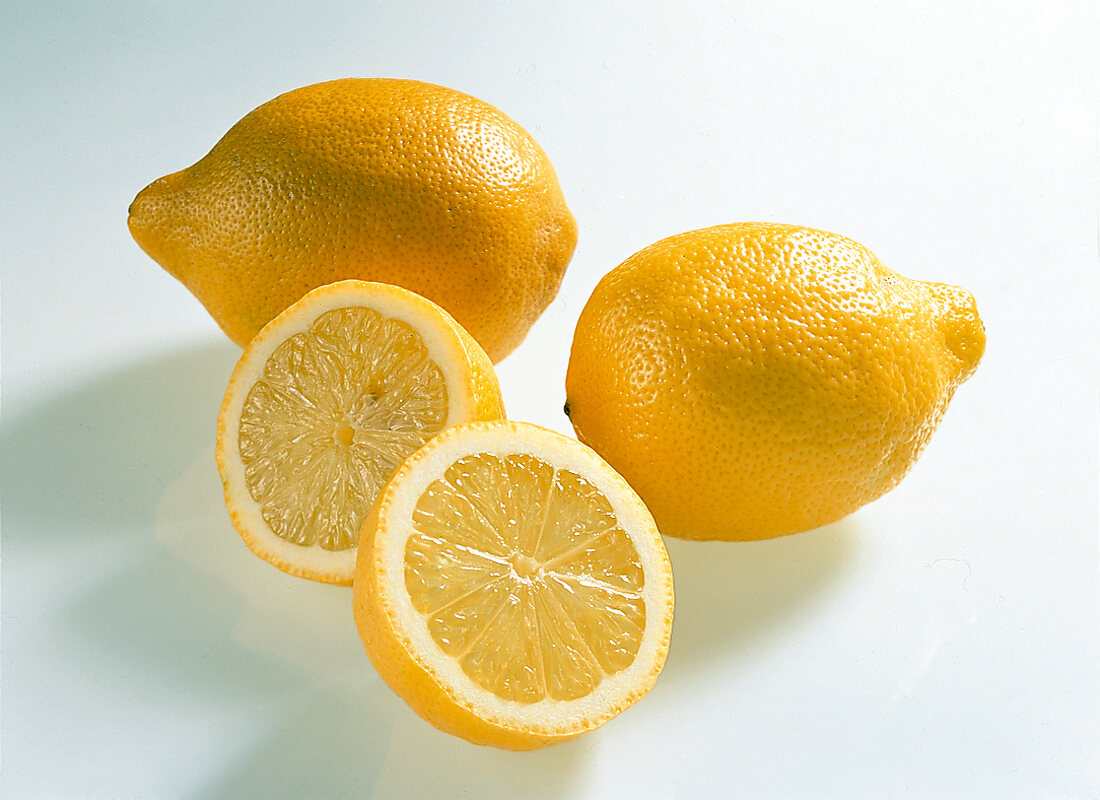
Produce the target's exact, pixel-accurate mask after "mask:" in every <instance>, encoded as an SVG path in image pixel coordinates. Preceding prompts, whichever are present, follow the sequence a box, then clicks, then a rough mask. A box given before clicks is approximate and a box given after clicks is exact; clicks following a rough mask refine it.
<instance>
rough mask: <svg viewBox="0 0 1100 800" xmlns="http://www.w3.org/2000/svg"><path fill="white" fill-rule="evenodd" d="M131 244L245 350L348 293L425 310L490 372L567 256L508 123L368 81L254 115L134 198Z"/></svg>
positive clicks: (562, 227) (536, 160)
mask: <svg viewBox="0 0 1100 800" xmlns="http://www.w3.org/2000/svg"><path fill="white" fill-rule="evenodd" d="M129 226H130V232H131V233H132V234H133V237H134V239H135V240H136V241H137V243H138V244H139V245H141V247H142V249H143V250H145V252H146V253H148V254H149V255H150V256H151V257H152V258H153V259H154V260H155V261H157V262H158V263H159V264H160V265H161V266H162V267H164V268H165V269H166V270H167V271H168V272H169V273H171V274H172V275H174V276H175V277H176V278H178V279H179V280H180V281H182V282H183V284H184V285H185V286H187V288H188V289H190V290H191V291H192V292H193V293H194V295H195V296H196V297H197V298H198V299H199V300H200V301H201V302H202V304H203V305H204V306H206V309H207V310H208V311H209V312H210V314H211V315H212V316H213V317H214V319H215V320H217V322H218V324H219V325H221V327H222V329H223V330H224V331H225V332H226V333H227V334H228V335H229V337H230V338H231V339H233V340H234V341H236V342H237V343H238V344H240V345H242V346H244V345H245V344H247V343H248V341H249V340H250V339H251V338H252V337H253V336H254V335H255V334H256V332H257V331H259V330H260V328H261V327H263V326H264V325H265V324H266V323H267V322H268V321H269V320H270V319H271V318H272V317H274V316H275V315H276V314H278V313H279V312H280V311H282V310H283V309H284V308H286V307H287V306H289V305H290V304H291V303H293V302H294V301H295V300H297V299H298V298H300V297H301V296H302V295H303V294H305V293H306V292H307V291H309V290H310V289H313V288H316V287H317V286H321V285H323V284H327V283H332V282H335V281H339V280H343V279H345V278H356V279H360V280H369V281H381V282H383V283H391V284H396V285H398V286H403V287H405V288H406V289H411V290H412V291H414V292H417V293H418V294H421V295H423V296H425V297H428V298H429V299H431V300H434V301H435V302H436V303H438V304H439V305H441V306H442V307H443V308H444V309H446V310H447V311H448V312H449V313H450V314H451V315H452V316H453V317H454V318H455V319H456V320H458V322H459V324H461V325H462V326H463V327H464V328H466V329H467V330H468V331H469V332H470V334H471V335H472V336H473V337H474V338H475V339H476V340H477V341H478V342H479V343H480V344H481V346H482V347H483V348H484V349H485V351H486V352H487V353H488V354H489V355H490V357H492V359H493V360H494V361H499V360H500V359H501V358H503V357H504V356H505V355H507V354H508V353H509V352H511V350H512V349H513V348H515V347H516V345H518V344H519V343H520V341H521V340H522V339H523V337H524V336H525V335H526V333H527V330H528V329H529V328H530V327H531V325H532V323H534V321H535V319H536V318H537V317H538V316H539V314H541V313H542V311H543V309H544V308H546V306H547V305H548V304H549V303H550V301H551V300H553V299H554V296H555V295H556V294H557V291H558V286H559V285H560V284H561V279H562V275H563V274H564V272H565V267H566V265H567V264H568V263H569V259H570V257H571V256H572V253H573V248H574V246H575V245H576V242H577V226H576V222H575V221H574V219H573V216H572V214H570V212H569V209H568V208H566V205H565V199H564V197H563V196H562V192H561V188H560V187H559V185H558V180H557V176H556V174H555V172H554V168H553V167H552V166H551V164H550V161H549V159H547V157H546V154H545V153H544V152H543V151H542V149H541V148H540V147H539V145H538V144H537V143H536V142H535V140H534V139H532V138H531V136H530V135H529V134H528V133H527V132H526V131H524V130H523V129H522V128H521V127H520V126H519V125H517V124H516V123H515V122H514V121H512V120H511V119H509V118H508V117H507V116H505V115H504V114H503V113H501V112H500V111H498V110H497V109H495V108H493V107H492V106H490V105H488V104H486V103H483V102H482V101H480V100H477V99H476V98H473V97H470V96H469V95H466V94H462V93H461V92H457V91H454V90H452V89H446V88H443V87H441V86H433V85H431V84H426V83H419V82H417V81H409V80H389V79H368V78H347V79H343V80H336V81H329V82H327V83H319V84H315V85H313V86H306V87H304V88H302V89H297V90H295V91H292V92H288V93H287V94H283V95H280V96H279V97H276V98H275V99H274V100H271V101H270V102H268V103H265V104H264V105H262V106H260V107H259V108H257V109H256V110H255V111H253V112H252V113H250V114H248V115H247V116H246V117H244V119H242V120H241V121H240V122H238V123H237V124H236V125H235V126H233V128H232V129H231V130H230V131H229V132H228V133H227V134H226V135H225V136H224V137H223V138H222V140H221V141H220V142H218V144H217V145H215V147H214V149H213V150H211V151H210V153H209V154H208V155H207V156H206V157H205V158H203V159H202V160H201V161H199V162H198V163H197V164H195V165H193V166H191V167H188V168H187V169H185V170H183V171H181V172H176V173H173V174H171V175H167V176H165V177H163V178H160V179H159V180H157V181H154V182H153V183H151V184H150V185H149V186H147V187H146V188H145V189H144V190H142V191H141V193H140V194H138V196H137V198H136V199H135V200H134V202H133V204H132V205H131V206H130V217H129Z"/></svg>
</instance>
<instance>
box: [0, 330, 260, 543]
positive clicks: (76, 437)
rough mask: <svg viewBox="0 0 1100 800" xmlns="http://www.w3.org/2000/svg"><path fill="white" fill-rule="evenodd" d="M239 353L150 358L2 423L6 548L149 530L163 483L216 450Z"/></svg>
mask: <svg viewBox="0 0 1100 800" xmlns="http://www.w3.org/2000/svg"><path fill="white" fill-rule="evenodd" d="M239 357H240V350H239V349H237V348H236V347H234V346H233V344H232V343H230V342H228V341H223V342H216V343H214V342H211V343H209V344H204V345H199V346H196V347H193V348H190V349H187V350H182V351H180V352H173V353H169V354H166V355H163V356H156V357H151V358H148V359H145V360H142V361H138V362H136V363H133V364H130V365H128V366H125V367H121V368H116V369H115V370H113V371H111V372H108V373H105V374H103V375H101V376H99V377H96V378H94V379H92V380H90V381H87V382H85V383H82V384H78V385H74V386H69V387H65V388H64V389H62V390H61V391H59V392H58V393H56V394H54V395H53V396H51V397H47V398H43V399H42V401H41V402H40V404H39V405H38V406H37V407H36V408H34V409H33V410H31V411H29V412H26V413H23V414H20V415H19V416H16V417H14V418H11V417H5V419H4V425H3V427H2V429H0V452H3V454H4V458H3V463H2V465H0V479H2V481H3V486H4V507H3V515H4V522H5V523H6V524H5V531H4V534H5V535H4V539H5V542H6V543H10V542H13V541H14V542H16V543H17V544H21V543H23V539H24V538H25V537H27V536H31V535H33V537H34V538H35V539H36V540H40V539H42V538H43V537H44V538H45V539H46V542H44V544H47V545H48V544H49V542H50V541H51V540H56V539H57V538H59V537H66V536H80V537H82V538H86V537H87V536H89V535H93V534H94V535H101V536H110V537H117V536H118V535H119V534H122V533H128V532H130V531H133V530H145V529H147V528H148V527H149V523H150V521H151V518H152V514H153V509H154V506H155V504H156V502H157V499H158V498H159V497H160V494H161V492H162V491H163V490H164V488H165V486H166V485H167V484H168V483H169V482H170V481H171V480H172V479H173V478H175V477H176V476H178V475H179V474H180V473H181V472H182V471H183V470H184V469H185V468H186V467H187V466H188V465H189V464H190V463H191V462H192V461H193V460H194V459H195V457H196V456H197V455H199V454H200V453H205V452H210V453H211V454H212V453H213V443H214V438H215V433H216V425H217V415H218V407H219V405H220V404H221V398H222V395H223V393H224V392H225V385H226V383H227V382H228V381H229V375H230V373H231V372H232V370H233V365H234V364H235V363H236V361H237V359H238V358H239ZM211 463H213V462H211Z"/></svg>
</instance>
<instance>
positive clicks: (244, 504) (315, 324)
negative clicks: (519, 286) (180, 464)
mask: <svg viewBox="0 0 1100 800" xmlns="http://www.w3.org/2000/svg"><path fill="white" fill-rule="evenodd" d="M503 415H504V406H503V404H502V402H501V398H500V388H499V386H498V385H497V380H496V374H495V373H494V372H493V365H492V363H491V362H490V361H489V357H488V356H487V355H485V353H484V351H483V350H482V349H481V348H480V347H478V345H477V343H476V342H475V341H474V340H473V339H471V338H470V336H469V334H467V333H466V332H465V331H464V330H462V328H461V327H460V326H459V325H458V323H456V322H455V321H454V320H453V319H451V317H449V316H448V315H447V313H446V312H445V311H443V310H442V309H441V308H439V306H437V305H435V304H434V303H432V302H430V301H429V300H425V299H424V298H423V297H420V296H418V295H416V294H413V293H412V292H409V291H406V290H405V289H400V288H398V287H396V286H388V285H386V284H381V283H367V282H364V281H342V282H340V283H335V284H332V285H329V286H323V287H321V288H319V289H315V290H313V291H312V292H310V293H309V294H307V295H306V296H305V297H303V298H302V299H301V300H299V301H298V302H297V303H295V304H294V305H292V306H291V307H290V308H288V309H287V310H286V311H284V312H283V313H282V314H280V315H279V316H278V317H276V318H275V319H274V320H272V321H271V322H270V323H268V324H267V325H266V326H265V327H264V329H263V330H262V331H260V333H259V334H258V335H257V336H256V338H255V339H253V340H252V341H251V342H250V343H249V345H248V347H247V348H245V351H244V353H243V354H242V355H241V359H240V361H239V362H238V363H237V367H236V369H234V370H233V376H232V378H230V381H229V387H228V389H226V392H225V399H224V401H223V402H222V407H221V413H220V414H219V415H218V441H217V459H218V470H219V471H220V472H221V476H222V484H223V486H224V489H225V502H226V506H227V507H228V509H229V513H230V516H231V517H232V519H233V525H234V526H235V527H236V528H237V531H238V532H239V533H240V534H241V536H242V538H243V539H244V541H245V543H247V544H248V546H249V547H250V548H251V549H252V551H253V552H254V553H256V555H258V556H260V557H261V558H263V559H265V560H267V561H269V562H271V563H272V564H274V565H275V566H277V567H279V569H282V570H284V571H286V572H289V573H290V574H292V575H298V576H301V577H304V578H312V579H313V580H317V581H324V582H326V583H343V584H350V583H351V579H352V573H353V571H354V567H355V546H356V543H357V542H358V540H359V531H360V529H361V528H362V526H363V520H364V519H365V518H366V516H367V512H368V511H369V510H370V507H371V503H373V502H374V499H375V497H376V496H377V495H378V492H379V491H380V490H381V488H382V486H383V485H384V484H385V482H386V480H387V479H388V478H389V477H390V475H391V474H392V472H393V471H394V469H395V468H396V467H397V466H398V465H399V464H400V463H401V462H402V461H404V460H405V457H406V456H408V455H409V454H410V453H412V452H413V451H414V450H416V449H417V448H418V447H420V446H421V445H422V444H424V442H426V441H427V440H428V439H429V438H431V437H432V436H434V435H435V434H437V433H439V432H440V431H442V430H444V429H445V428H448V427H450V426H453V425H458V424H460V423H464V422H470V421H473V420H486V419H497V418H499V417H502V416H503Z"/></svg>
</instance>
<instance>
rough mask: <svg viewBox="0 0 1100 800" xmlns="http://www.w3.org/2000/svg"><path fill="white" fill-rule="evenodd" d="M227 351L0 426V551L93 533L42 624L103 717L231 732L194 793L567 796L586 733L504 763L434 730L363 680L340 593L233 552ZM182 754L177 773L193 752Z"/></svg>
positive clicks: (99, 381)
mask: <svg viewBox="0 0 1100 800" xmlns="http://www.w3.org/2000/svg"><path fill="white" fill-rule="evenodd" d="M238 354H239V351H237V350H236V349H235V348H234V347H233V346H232V345H230V344H228V343H226V344H224V345H210V346H203V347H199V348H195V349H193V350H190V351H187V352H182V353H178V354H170V355H167V356H165V357H163V358H160V359H150V360H147V361H142V362H139V363H135V364H133V365H131V366H129V367H126V368H122V369H118V370H115V371H113V372H111V373H109V374H105V375H103V376H102V377H98V378H96V379H95V380H93V381H91V382H88V383H86V384H82V385H79V386H75V387H71V388H67V389H66V390H65V391H63V392H62V393H60V394H58V395H56V396H53V397H50V398H48V399H46V401H45V402H44V403H43V404H42V405H40V406H39V407H38V408H36V409H34V410H33V411H31V412H28V413H25V414H21V415H20V416H18V417H14V418H10V419H8V418H6V419H5V424H4V427H3V430H2V431H0V447H2V449H3V453H4V462H3V472H2V478H3V485H4V490H5V496H4V509H3V511H4V523H5V529H4V541H5V547H7V545H9V544H12V543H14V544H17V545H19V547H18V548H14V549H17V550H22V552H27V551H29V550H31V549H36V550H37V551H38V552H40V553H41V554H44V555H50V556H51V557H52V556H53V554H56V555H57V557H58V560H59V562H61V561H62V554H63V553H65V552H66V548H68V546H69V544H70V543H71V542H73V541H75V540H76V539H78V538H79V539H80V540H81V541H89V540H94V541H96V542H98V544H97V552H98V553H99V554H100V555H101V556H102V559H103V562H104V564H105V565H107V566H108V568H109V569H108V571H106V572H104V574H103V576H102V579H101V580H99V581H98V582H95V583H93V584H92V585H91V586H90V587H89V588H88V590H87V591H86V592H84V593H83V594H82V596H81V597H80V599H79V602H75V603H73V604H72V605H71V606H69V607H68V608H66V609H65V611H63V612H62V613H61V616H60V618H58V619H56V620H52V621H50V623H49V624H51V625H54V624H56V625H57V626H58V627H59V628H60V629H61V630H63V631H65V636H66V639H67V640H68V642H69V644H68V646H67V649H68V652H69V654H70V655H71V656H72V658H73V659H74V662H77V663H82V664H85V665H87V668H88V669H90V670H91V671H92V672H93V673H95V674H96V675H98V676H99V677H101V678H102V682H101V685H102V687H103V688H102V692H103V695H104V697H103V698H102V700H101V702H102V705H104V706H107V707H109V706H110V705H111V704H112V703H115V702H119V703H121V702H127V701H128V700H127V698H128V696H129V691H130V689H129V688H128V687H129V686H131V685H132V684H133V683H134V682H137V683H139V684H141V685H143V686H144V685H146V684H151V689H152V695H151V696H152V697H153V698H154V700H155V701H157V702H165V703H167V704H169V706H170V707H171V708H179V707H191V708H192V709H193V712H192V714H193V719H194V720H195V722H197V723H198V728H197V729H198V730H201V729H202V726H203V725H209V726H211V727H210V728H208V733H209V735H210V738H212V739H214V740H215V741H219V742H225V740H226V736H227V734H226V732H225V731H224V730H220V729H217V730H216V729H214V728H213V727H212V726H215V725H220V724H224V722H223V721H224V720H225V719H229V720H236V721H237V722H236V723H235V724H236V726H237V728H236V730H237V731H238V732H239V734H240V737H241V738H240V739H235V740H232V741H230V742H229V743H228V745H231V749H230V747H229V746H227V748H226V750H225V751H223V752H222V757H221V758H219V759H215V761H214V764H216V765H217V771H216V772H211V773H210V774H204V775H201V776H197V777H196V779H195V780H194V781H193V782H191V785H192V786H194V787H196V788H195V790H194V792H193V793H192V794H191V796H193V797H200V798H236V797H265V798H272V799H273V800H274V799H276V798H302V797H372V796H374V797H418V796H420V797H443V796H452V795H455V794H460V795H461V794H466V795H469V796H477V797H501V798H504V797H514V796H521V795H522V796H529V797H545V798H561V797H569V796H573V794H574V793H575V791H578V790H577V789H576V787H577V786H578V781H579V779H580V777H581V776H582V774H583V769H582V765H583V764H584V763H585V760H586V758H587V753H588V751H589V750H591V749H592V748H593V747H594V746H596V745H595V743H596V740H595V738H594V737H584V739H583V740H582V741H580V742H577V743H568V744H565V745H561V746H559V747H555V748H550V749H548V750H546V751H541V752H536V753H521V754H516V753H505V752H502V751H498V750H494V749H491V748H484V747H478V746H475V745H470V744H467V743H466V742H463V741H461V740H458V739H456V738H454V737H452V736H448V735H446V734H443V733H440V732H438V731H436V730H435V729H434V728H432V727H431V726H430V725H428V724H427V723H425V722H423V721H422V720H420V719H419V718H418V717H416V715H415V714H413V712H412V711H411V710H410V709H409V708H408V707H407V706H406V705H405V703H404V702H403V701H401V700H400V699H399V698H397V697H396V696H395V695H394V694H393V693H392V692H391V691H390V690H389V688H388V687H386V686H385V685H384V684H383V683H382V682H381V681H380V679H379V678H378V677H377V675H376V674H375V673H374V670H373V668H372V667H371V665H370V661H369V659H368V658H367V656H366V654H365V653H364V652H363V648H362V644H361V643H360V641H359V637H358V634H357V632H356V631H355V625H354V620H353V619H352V614H351V591H350V590H349V589H347V588H346V587H332V586H323V585H320V584H316V583H313V582H310V581H303V580H299V579H296V578H292V577H290V576H288V575H285V574H283V573H282V572H280V571H278V570H277V569H275V568H274V567H271V566H270V565H268V564H266V563H264V562H262V561H261V560H260V559H257V558H256V557H255V556H253V555H252V554H251V553H249V552H248V550H247V548H246V547H245V546H244V544H243V543H242V542H241V539H240V537H239V536H238V535H237V534H236V532H235V531H234V530H233V527H232V525H231V524H230V521H229V518H228V515H227V514H226V513H225V507H224V504H223V501H222V496H221V486H220V481H219V478H218V474H217V469H216V467H215V464H214V457H213V456H214V430H215V420H216V416H217V409H218V405H219V403H220V401H221V395H222V392H223V391H224V386H225V383H226V381H227V379H228V375H229V373H230V372H231V370H232V367H233V364H234V363H235V361H236V358H237V357H238ZM10 552H11V551H9V553H10ZM116 555H117V556H118V560H117V562H115V561H114V560H113V559H114V557H115V556H116ZM112 564H117V568H110V567H111V565H112ZM63 567H64V564H62V563H59V568H63ZM82 569H83V572H82V573H81V574H82V576H83V577H88V575H89V570H88V567H86V566H85V567H83V568H82ZM207 719H208V720H209V722H206V720H207ZM197 729H196V728H195V727H194V726H191V727H190V728H189V730H190V731H191V733H190V734H189V736H191V737H194V735H195V731H196V730H197ZM152 734H153V732H152V731H149V732H147V733H145V734H144V735H152ZM134 735H143V734H141V733H140V732H136V731H135V732H134ZM123 744H125V743H123ZM179 744H180V746H181V747H182V748H183V750H181V751H180V754H181V755H180V758H181V760H180V762H179V764H185V763H187V761H188V759H189V758H190V755H189V754H188V753H187V752H185V751H186V749H187V745H188V744H192V745H194V744H196V740H195V739H193V738H191V739H188V738H187V736H184V737H183V738H181V739H180V742H179ZM427 753H430V754H431V763H432V765H433V766H432V769H424V768H423V764H424V763H425V754H427ZM179 764H175V765H165V766H166V767H167V768H168V769H169V770H170V771H171V770H173V769H178V768H179Z"/></svg>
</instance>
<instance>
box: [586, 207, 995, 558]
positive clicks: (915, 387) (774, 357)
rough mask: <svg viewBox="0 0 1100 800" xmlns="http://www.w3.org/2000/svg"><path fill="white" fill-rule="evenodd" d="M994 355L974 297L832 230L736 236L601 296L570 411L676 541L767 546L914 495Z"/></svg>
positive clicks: (679, 244)
mask: <svg viewBox="0 0 1100 800" xmlns="http://www.w3.org/2000/svg"><path fill="white" fill-rule="evenodd" d="M984 349H985V332H984V328H983V326H982V322H981V320H980V318H979V317H978V312H977V309H976V307H975V304H974V298H973V297H972V296H971V295H970V294H969V293H968V292H966V291H964V290H962V289H959V288H956V287H953V286H946V285H943V284H938V283H923V282H921V281H914V280H909V279H907V278H904V277H902V276H901V275H898V274H897V273H896V272H894V271H892V270H890V269H889V268H887V267H885V266H883V265H882V264H881V263H879V261H878V259H877V258H876V257H875V256H874V254H873V253H871V252H870V251H869V250H867V249H866V248H865V247H863V246H862V245H860V244H858V243H856V242H854V241H852V240H850V239H846V238H844V237H843V236H837V235H835V234H832V233H826V232H824V231H818V230H812V229H810V228H804V227H798V226H795V225H780V224H770V223H741V224H735V225H722V226H717V227H713V228H706V229H704V230H697V231H692V232H689V233H683V234H680V235H678V236H673V237H671V238H668V239H664V240H663V241H660V242H657V243H656V244H654V245H651V246H650V247H647V248H645V249H644V250H642V251H641V252H639V253H636V254H635V255H633V256H631V257H630V258H628V259H627V260H626V261H625V262H624V263H623V264H622V265H620V266H619V267H617V268H616V269H614V270H612V271H611V272H610V273H609V274H608V275H606V276H605V277H604V278H603V280H601V281H600V283H599V285H598V286H597V287H596V289H595V291H594V292H593V294H592V297H591V298H590V299H589V301H588V303H587V305H586V306H585V308H584V310H583V311H582V313H581V316H580V320H579V321H578V323H577V330H576V335H575V337H574V339H573V349H572V352H571V354H570V359H569V369H568V374H567V377H566V393H567V397H568V402H567V404H566V413H568V414H569V417H570V419H571V421H572V423H573V426H574V428H575V429H576V432H577V435H578V437H579V438H580V439H581V441H583V442H585V443H586V444H588V445H589V446H591V447H592V448H593V449H595V450H596V451H597V452H598V453H600V455H602V456H603V457H604V458H605V459H606V460H607V461H608V462H610V463H611V465H612V466H613V467H615V469H617V470H618V471H619V472H620V473H621V474H622V475H623V477H625V478H626V479H627V481H628V482H629V483H630V484H631V486H633V487H634V489H635V490H636V491H637V492H638V494H639V495H641V497H642V499H643V500H644V501H645V503H646V505H648V506H649V509H650V511H651V512H652V513H653V516H654V518H655V519H656V520H657V524H658V526H659V527H660V529H661V531H662V533H665V534H668V535H671V536H680V537H684V538H688V539H725V540H746V539H764V538H769V537H772V536H781V535H784V534H790V533H796V532H798V531H804V530H808V529H810V528H815V527H817V526H819V525H824V524H826V523H828V522H832V521H835V520H837V519H840V518H841V517H844V516H846V515H847V514H849V513H851V512H852V511H854V510H856V509H857V508H859V507H860V506H862V505H864V504H865V503H868V502H870V501H872V500H874V499H875V498H877V497H879V496H880V495H882V494H883V493H885V492H887V491H889V490H890V489H891V488H893V487H894V486H895V485H897V483H898V482H899V481H900V480H901V479H902V477H903V476H904V475H905V473H906V471H907V470H908V469H909V467H910V466H912V464H913V462H914V461H915V460H916V458H917V456H918V455H919V453H920V451H921V449H922V448H923V447H924V445H925V444H926V443H927V442H928V439H929V437H930V436H931V435H932V431H933V430H934V428H935V427H936V425H937V423H938V422H939V420H940V417H941V416H942V414H943V413H944V410H945V409H946V407H947V404H948V402H949V401H950V399H951V396H952V394H953V393H954V391H955V388H956V387H957V386H958V385H959V384H960V383H962V382H963V381H965V380H966V379H967V378H968V377H970V375H971V374H972V373H973V372H974V370H975V368H976V367H977V365H978V361H979V359H980V358H981V356H982V352H983V351H984Z"/></svg>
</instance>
